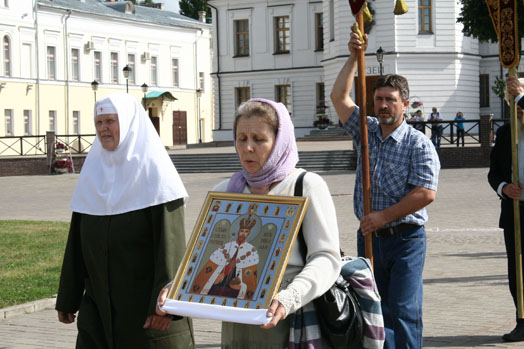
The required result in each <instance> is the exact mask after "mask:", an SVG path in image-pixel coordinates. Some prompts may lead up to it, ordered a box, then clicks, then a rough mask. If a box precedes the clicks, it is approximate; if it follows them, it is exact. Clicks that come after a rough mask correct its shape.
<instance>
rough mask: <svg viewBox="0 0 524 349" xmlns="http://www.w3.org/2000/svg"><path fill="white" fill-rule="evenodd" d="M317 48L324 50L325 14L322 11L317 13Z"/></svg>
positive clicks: (317, 49)
mask: <svg viewBox="0 0 524 349" xmlns="http://www.w3.org/2000/svg"><path fill="white" fill-rule="evenodd" d="M315 50H316V51H323V50H324V16H323V14H322V13H315Z"/></svg>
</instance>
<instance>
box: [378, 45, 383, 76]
mask: <svg viewBox="0 0 524 349" xmlns="http://www.w3.org/2000/svg"><path fill="white" fill-rule="evenodd" d="M377 62H378V65H379V68H380V76H382V74H383V71H382V63H383V62H384V50H383V49H382V46H380V47H379V48H378V50H377Z"/></svg>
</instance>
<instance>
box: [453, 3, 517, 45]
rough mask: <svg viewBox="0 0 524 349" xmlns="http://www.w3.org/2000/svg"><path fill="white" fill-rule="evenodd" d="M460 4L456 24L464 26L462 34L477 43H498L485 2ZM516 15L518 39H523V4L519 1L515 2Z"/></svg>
mask: <svg viewBox="0 0 524 349" xmlns="http://www.w3.org/2000/svg"><path fill="white" fill-rule="evenodd" d="M460 2H461V3H462V11H461V12H460V15H459V17H458V18H457V22H458V23H462V24H463V25H464V29H462V32H463V33H464V34H465V35H467V36H471V37H474V38H477V39H479V41H490V42H498V39H497V34H496V33H495V29H494V28H493V22H492V21H491V17H490V16H489V10H488V6H487V5H486V2H485V1H484V0H460ZM517 13H518V22H519V38H522V37H524V4H523V2H522V1H520V0H517ZM519 43H520V40H519Z"/></svg>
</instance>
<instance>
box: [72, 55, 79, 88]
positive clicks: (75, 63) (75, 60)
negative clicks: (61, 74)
mask: <svg viewBox="0 0 524 349" xmlns="http://www.w3.org/2000/svg"><path fill="white" fill-rule="evenodd" d="M79 59H80V50H79V49H77V48H73V49H71V80H73V81H78V80H80V66H79Z"/></svg>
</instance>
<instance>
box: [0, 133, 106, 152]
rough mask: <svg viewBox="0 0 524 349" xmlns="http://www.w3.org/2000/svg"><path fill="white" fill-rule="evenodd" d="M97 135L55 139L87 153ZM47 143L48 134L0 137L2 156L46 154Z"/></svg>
mask: <svg viewBox="0 0 524 349" xmlns="http://www.w3.org/2000/svg"><path fill="white" fill-rule="evenodd" d="M95 136H96V135H95V134H87V135H56V136H55V138H54V141H55V142H61V143H63V144H65V145H67V147H68V148H69V149H70V151H71V153H75V154H85V153H87V152H89V149H91V146H92V145H93V142H94V140H95ZM47 143H48V140H47V139H46V136H8V137H0V156H31V155H46V154H47Z"/></svg>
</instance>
